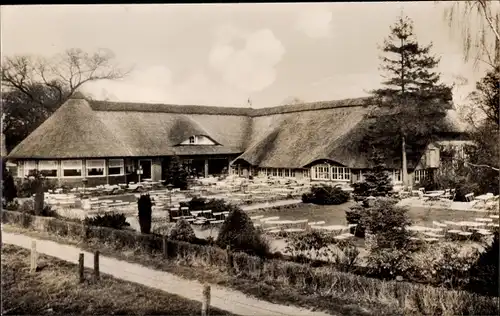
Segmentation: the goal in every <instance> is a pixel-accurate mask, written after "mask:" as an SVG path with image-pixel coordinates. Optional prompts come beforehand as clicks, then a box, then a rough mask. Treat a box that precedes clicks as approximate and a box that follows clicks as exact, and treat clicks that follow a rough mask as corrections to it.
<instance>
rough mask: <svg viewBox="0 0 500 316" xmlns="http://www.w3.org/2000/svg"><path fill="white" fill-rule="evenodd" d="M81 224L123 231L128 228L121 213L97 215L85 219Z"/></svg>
mask: <svg viewBox="0 0 500 316" xmlns="http://www.w3.org/2000/svg"><path fill="white" fill-rule="evenodd" d="M83 223H84V224H85V225H89V226H99V227H109V228H114V229H123V228H125V227H128V226H130V224H129V223H128V222H127V218H126V217H125V215H124V214H123V213H114V212H108V213H104V214H97V215H96V216H94V217H86V218H85V219H84V221H83Z"/></svg>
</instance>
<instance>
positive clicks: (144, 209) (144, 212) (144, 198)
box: [137, 194, 153, 234]
mask: <svg viewBox="0 0 500 316" xmlns="http://www.w3.org/2000/svg"><path fill="white" fill-rule="evenodd" d="M152 206H153V202H152V201H151V197H150V196H149V194H145V195H141V196H140V198H139V200H138V201H137V208H138V209H139V226H141V233H143V234H150V233H151V222H152V212H153V211H152Z"/></svg>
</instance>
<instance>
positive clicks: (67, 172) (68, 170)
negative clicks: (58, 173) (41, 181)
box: [61, 160, 82, 177]
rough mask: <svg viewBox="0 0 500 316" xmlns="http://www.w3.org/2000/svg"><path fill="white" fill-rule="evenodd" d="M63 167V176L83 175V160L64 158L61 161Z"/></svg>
mask: <svg viewBox="0 0 500 316" xmlns="http://www.w3.org/2000/svg"><path fill="white" fill-rule="evenodd" d="M61 169H62V174H63V177H81V176H82V161H81V160H63V161H61Z"/></svg>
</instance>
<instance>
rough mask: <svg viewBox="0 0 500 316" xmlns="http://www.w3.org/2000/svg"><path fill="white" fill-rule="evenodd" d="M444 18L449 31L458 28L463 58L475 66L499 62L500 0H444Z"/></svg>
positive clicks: (492, 64)
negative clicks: (472, 62)
mask: <svg viewBox="0 0 500 316" xmlns="http://www.w3.org/2000/svg"><path fill="white" fill-rule="evenodd" d="M446 6H447V7H446V9H445V11H444V19H445V20H446V22H447V23H448V26H449V27H450V29H451V30H452V31H453V30H455V29H460V31H461V37H462V40H463V43H462V44H463V53H464V59H465V61H469V60H471V59H472V60H473V61H474V64H475V66H477V65H478V62H484V63H486V64H487V65H489V66H491V67H494V66H495V65H496V64H498V63H499V62H500V58H499V57H500V1H493V0H471V1H453V2H451V1H450V3H449V4H448V3H447V4H446Z"/></svg>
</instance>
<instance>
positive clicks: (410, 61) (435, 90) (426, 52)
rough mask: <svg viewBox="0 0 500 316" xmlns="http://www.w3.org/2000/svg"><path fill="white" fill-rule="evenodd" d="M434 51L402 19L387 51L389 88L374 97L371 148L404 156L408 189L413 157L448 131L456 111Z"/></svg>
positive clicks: (386, 45) (385, 65) (385, 47)
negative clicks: (448, 112) (448, 116)
mask: <svg viewBox="0 0 500 316" xmlns="http://www.w3.org/2000/svg"><path fill="white" fill-rule="evenodd" d="M431 48H432V44H429V45H427V46H422V45H420V44H419V43H418V42H417V40H416V38H415V35H414V33H413V21H412V20H411V19H410V18H408V17H403V16H401V17H400V18H399V19H398V20H397V22H396V23H395V24H394V25H393V26H391V33H390V34H389V36H388V37H387V38H386V39H385V41H384V45H383V46H382V48H381V49H382V52H383V53H384V54H383V56H382V57H381V67H380V68H381V70H383V71H384V74H383V75H382V77H383V78H384V81H382V85H383V87H382V88H380V89H377V90H374V91H373V92H372V93H373V96H374V100H375V102H376V105H377V108H376V110H375V111H374V112H372V113H371V115H372V117H373V118H375V119H374V124H373V125H372V126H371V127H370V129H371V131H370V133H368V134H369V135H370V136H368V138H369V143H370V145H372V146H374V147H377V148H379V149H382V148H383V149H384V152H385V153H386V155H387V156H389V155H390V154H397V153H398V152H399V153H400V154H401V167H402V169H403V184H404V186H405V187H406V186H408V171H407V152H412V153H413V152H415V151H416V152H418V151H420V152H421V150H422V149H423V148H425V146H426V145H427V143H428V142H429V141H430V140H431V138H433V136H435V135H436V134H437V133H439V131H442V129H443V126H444V124H445V121H444V117H445V116H446V110H448V109H450V108H451V107H452V92H451V87H449V86H446V85H444V84H442V83H440V74H439V73H438V72H436V70H435V68H436V67H437V65H438V64H439V58H436V57H434V56H432V55H431V54H430V50H431ZM419 146H420V147H419ZM422 147H423V148H422ZM417 148H418V149H417ZM412 149H413V150H412ZM391 151H392V153H391Z"/></svg>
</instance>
